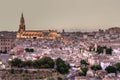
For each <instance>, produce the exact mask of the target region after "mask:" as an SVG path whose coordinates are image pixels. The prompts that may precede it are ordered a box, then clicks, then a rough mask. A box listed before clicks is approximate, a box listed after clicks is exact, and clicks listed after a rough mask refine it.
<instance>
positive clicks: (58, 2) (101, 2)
mask: <svg viewBox="0 0 120 80" xmlns="http://www.w3.org/2000/svg"><path fill="white" fill-rule="evenodd" d="M22 12H23V14H24V18H25V23H26V27H27V29H35V30H37V29H40V30H41V29H56V30H62V29H65V30H73V31H75V30H81V31H86V30H88V31H89V30H98V29H107V28H109V27H114V26H120V0H0V31H2V30H9V31H12V30H13V31H17V30H18V27H19V21H20V16H21V13H22Z"/></svg>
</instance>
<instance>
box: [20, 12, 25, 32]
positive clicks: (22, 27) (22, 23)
mask: <svg viewBox="0 0 120 80" xmlns="http://www.w3.org/2000/svg"><path fill="white" fill-rule="evenodd" d="M23 31H25V21H24V16H23V13H22V14H21V18H20V25H19V32H23Z"/></svg>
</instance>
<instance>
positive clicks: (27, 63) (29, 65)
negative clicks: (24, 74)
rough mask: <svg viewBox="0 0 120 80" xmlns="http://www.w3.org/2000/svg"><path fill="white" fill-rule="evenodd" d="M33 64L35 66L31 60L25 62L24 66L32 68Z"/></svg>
mask: <svg viewBox="0 0 120 80" xmlns="http://www.w3.org/2000/svg"><path fill="white" fill-rule="evenodd" d="M32 64H33V61H31V60H27V61H24V62H23V66H27V67H31V66H32Z"/></svg>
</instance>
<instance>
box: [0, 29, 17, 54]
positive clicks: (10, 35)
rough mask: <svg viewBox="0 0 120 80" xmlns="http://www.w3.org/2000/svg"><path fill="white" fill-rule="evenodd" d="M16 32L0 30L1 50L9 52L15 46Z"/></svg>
mask: <svg viewBox="0 0 120 80" xmlns="http://www.w3.org/2000/svg"><path fill="white" fill-rule="evenodd" d="M15 39H16V32H7V31H2V32H0V52H1V53H3V52H8V51H10V50H11V49H12V48H13V47H14V40H15Z"/></svg>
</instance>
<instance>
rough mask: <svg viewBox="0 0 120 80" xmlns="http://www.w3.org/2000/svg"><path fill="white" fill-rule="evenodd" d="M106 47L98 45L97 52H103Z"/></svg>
mask: <svg viewBox="0 0 120 80" xmlns="http://www.w3.org/2000/svg"><path fill="white" fill-rule="evenodd" d="M104 48H105V47H101V46H98V47H97V51H96V52H97V53H98V54H100V53H103V50H104Z"/></svg>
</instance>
